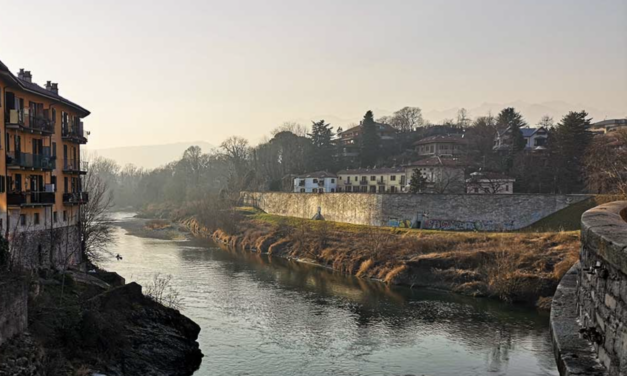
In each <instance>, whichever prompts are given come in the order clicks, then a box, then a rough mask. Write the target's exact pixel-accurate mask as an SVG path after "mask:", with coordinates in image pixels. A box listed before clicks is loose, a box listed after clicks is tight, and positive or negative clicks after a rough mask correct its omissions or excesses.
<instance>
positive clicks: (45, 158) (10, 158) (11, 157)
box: [7, 148, 55, 171]
mask: <svg viewBox="0 0 627 376" xmlns="http://www.w3.org/2000/svg"><path fill="white" fill-rule="evenodd" d="M46 149H47V150H48V151H49V149H48V148H46ZM54 159H55V158H54V157H50V156H49V153H45V154H43V155H42V154H29V153H22V152H19V151H17V152H16V151H10V152H7V167H8V168H9V169H14V170H15V169H19V170H46V171H50V170H53V169H54Z"/></svg>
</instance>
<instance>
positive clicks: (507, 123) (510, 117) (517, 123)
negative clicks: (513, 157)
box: [496, 107, 527, 153]
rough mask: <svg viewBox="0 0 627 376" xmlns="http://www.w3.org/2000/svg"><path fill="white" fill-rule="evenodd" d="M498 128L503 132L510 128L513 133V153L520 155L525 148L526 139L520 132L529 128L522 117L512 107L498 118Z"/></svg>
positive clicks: (504, 110) (503, 111)
mask: <svg viewBox="0 0 627 376" xmlns="http://www.w3.org/2000/svg"><path fill="white" fill-rule="evenodd" d="M496 126H497V128H498V129H499V130H500V131H501V132H502V131H504V130H505V129H507V128H509V129H510V132H511V141H510V142H511V144H510V147H511V152H512V153H518V152H519V151H521V150H523V149H524V148H525V145H526V142H525V137H524V136H523V134H522V131H521V130H520V129H521V128H523V127H526V126H527V122H526V121H525V119H523V117H522V115H521V114H520V113H518V112H516V110H515V109H514V108H512V107H508V108H505V109H503V110H502V111H501V112H500V113H499V116H498V117H497V118H496Z"/></svg>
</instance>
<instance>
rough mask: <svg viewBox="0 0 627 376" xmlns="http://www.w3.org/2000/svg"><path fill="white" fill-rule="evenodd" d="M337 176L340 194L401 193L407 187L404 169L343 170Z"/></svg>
mask: <svg viewBox="0 0 627 376" xmlns="http://www.w3.org/2000/svg"><path fill="white" fill-rule="evenodd" d="M337 176H338V186H337V191H338V192H354V193H401V192H405V189H406V185H407V176H406V175H405V168H404V167H384V168H372V169H370V168H360V169H353V170H342V171H339V172H338V173H337Z"/></svg>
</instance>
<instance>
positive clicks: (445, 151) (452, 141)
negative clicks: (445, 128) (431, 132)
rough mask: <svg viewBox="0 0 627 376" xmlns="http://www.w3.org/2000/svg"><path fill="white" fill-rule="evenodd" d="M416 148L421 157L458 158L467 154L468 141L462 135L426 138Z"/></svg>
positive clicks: (419, 141) (418, 142) (415, 144)
mask: <svg viewBox="0 0 627 376" xmlns="http://www.w3.org/2000/svg"><path fill="white" fill-rule="evenodd" d="M414 146H415V148H416V152H417V153H418V155H419V156H421V157H430V156H449V157H457V156H461V155H464V154H466V140H465V139H464V137H463V135H461V134H450V135H438V136H431V137H426V138H423V139H422V140H418V141H416V142H415V143H414Z"/></svg>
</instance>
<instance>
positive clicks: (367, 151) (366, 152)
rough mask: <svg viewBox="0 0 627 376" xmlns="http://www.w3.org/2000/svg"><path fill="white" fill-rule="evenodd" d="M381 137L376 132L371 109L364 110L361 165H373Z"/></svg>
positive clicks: (377, 155)
mask: <svg viewBox="0 0 627 376" xmlns="http://www.w3.org/2000/svg"><path fill="white" fill-rule="evenodd" d="M380 148H381V138H380V137H379V135H378V134H377V126H376V123H375V121H374V116H373V114H372V111H368V112H366V115H364V120H363V121H362V123H361V150H360V156H361V167H373V166H374V165H376V163H377V158H378V157H379V149H380Z"/></svg>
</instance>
